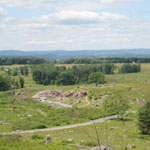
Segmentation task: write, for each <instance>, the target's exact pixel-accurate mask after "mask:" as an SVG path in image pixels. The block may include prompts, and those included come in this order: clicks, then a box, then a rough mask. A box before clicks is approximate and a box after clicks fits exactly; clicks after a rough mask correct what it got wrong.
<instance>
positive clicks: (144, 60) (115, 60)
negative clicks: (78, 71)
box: [62, 57, 150, 64]
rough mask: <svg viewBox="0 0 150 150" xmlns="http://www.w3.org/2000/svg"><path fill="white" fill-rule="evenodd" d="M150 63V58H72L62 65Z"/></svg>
mask: <svg viewBox="0 0 150 150" xmlns="http://www.w3.org/2000/svg"><path fill="white" fill-rule="evenodd" d="M133 62H134V63H150V58H117V57H116V58H71V59H67V60H64V61H63V62H62V64H99V63H133Z"/></svg>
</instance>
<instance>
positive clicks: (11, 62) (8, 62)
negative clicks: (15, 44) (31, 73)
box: [0, 57, 46, 65]
mask: <svg viewBox="0 0 150 150" xmlns="http://www.w3.org/2000/svg"><path fill="white" fill-rule="evenodd" d="M42 63H46V60H44V59H41V58H25V57H23V58H21V57H19V58H0V65H14V64H42Z"/></svg>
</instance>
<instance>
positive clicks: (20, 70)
mask: <svg viewBox="0 0 150 150" xmlns="http://www.w3.org/2000/svg"><path fill="white" fill-rule="evenodd" d="M0 71H3V72H5V73H6V74H7V75H10V76H18V75H25V76H28V74H29V67H28V66H20V67H17V68H10V67H4V66H2V67H0Z"/></svg>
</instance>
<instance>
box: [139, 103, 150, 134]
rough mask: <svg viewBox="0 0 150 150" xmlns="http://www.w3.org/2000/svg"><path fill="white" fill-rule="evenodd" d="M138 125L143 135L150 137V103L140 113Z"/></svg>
mask: <svg viewBox="0 0 150 150" xmlns="http://www.w3.org/2000/svg"><path fill="white" fill-rule="evenodd" d="M138 125H139V129H140V130H141V132H142V133H143V134H148V135H150V101H148V102H146V103H145V104H144V105H143V106H142V107H141V108H140V109H139V111H138Z"/></svg>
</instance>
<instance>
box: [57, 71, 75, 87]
mask: <svg viewBox="0 0 150 150" xmlns="http://www.w3.org/2000/svg"><path fill="white" fill-rule="evenodd" d="M58 84H61V85H73V84H75V79H74V75H73V73H72V72H70V71H64V72H61V74H60V76H59V79H58Z"/></svg>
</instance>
